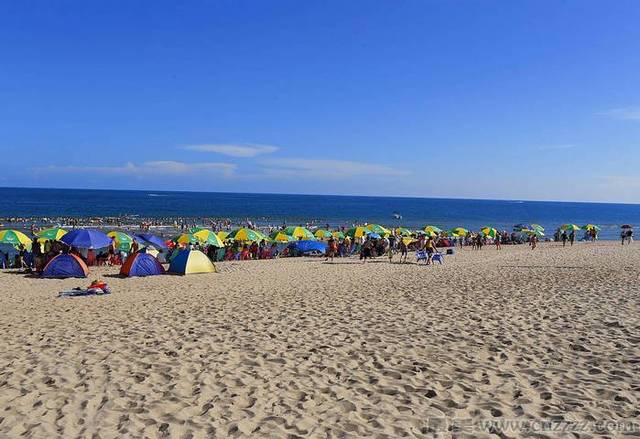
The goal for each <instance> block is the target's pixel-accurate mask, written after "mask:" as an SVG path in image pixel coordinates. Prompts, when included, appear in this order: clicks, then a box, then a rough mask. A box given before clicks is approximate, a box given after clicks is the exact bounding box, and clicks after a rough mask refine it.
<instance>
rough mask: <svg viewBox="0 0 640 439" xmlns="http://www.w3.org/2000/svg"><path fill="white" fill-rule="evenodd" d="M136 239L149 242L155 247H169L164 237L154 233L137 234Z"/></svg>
mask: <svg viewBox="0 0 640 439" xmlns="http://www.w3.org/2000/svg"><path fill="white" fill-rule="evenodd" d="M136 239H137V240H138V241H141V242H143V243H149V244H151V245H153V246H154V247H155V248H167V244H165V242H164V240H163V239H162V238H160V237H159V236H156V235H152V234H151V233H141V234H139V235H136Z"/></svg>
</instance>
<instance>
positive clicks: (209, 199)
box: [0, 188, 640, 239]
mask: <svg viewBox="0 0 640 439" xmlns="http://www.w3.org/2000/svg"><path fill="white" fill-rule="evenodd" d="M394 213H398V214H400V215H402V219H397V218H395V217H394ZM118 215H137V216H140V217H143V218H168V217H184V218H231V219H232V220H244V219H251V220H253V221H254V222H257V223H258V224H265V225H266V224H271V225H279V224H282V223H287V224H288V225H297V224H304V223H307V222H310V221H314V222H315V223H316V224H318V225H321V226H324V225H325V224H326V223H328V224H330V225H331V226H332V227H337V226H342V225H344V226H350V225H351V224H353V223H354V222H360V223H362V222H369V223H377V224H382V225H385V226H393V227H395V226H405V227H409V228H417V227H421V226H424V225H425V224H432V225H437V226H438V227H440V228H443V229H448V228H452V227H458V226H461V227H465V228H467V229H470V230H478V229H479V228H481V227H483V226H492V227H495V228H497V229H499V230H503V229H504V230H509V231H510V230H511V229H512V228H513V225H514V224H518V223H537V224H540V225H542V226H543V227H545V229H546V233H547V235H548V236H549V235H553V231H554V230H555V229H556V228H557V227H558V226H560V225H561V224H563V223H574V224H577V225H580V226H581V225H584V224H587V223H592V224H597V225H599V226H601V227H602V231H601V233H600V237H601V238H602V239H617V238H618V235H619V232H620V225H621V224H632V225H633V224H640V205H636V204H607V203H575V202H548V201H519V200H513V201H505V200H466V199H445V198H396V197H362V196H332V195H281V194H248V193H215V192H158V191H123V190H84V189H30V188H0V217H1V218H10V217H50V218H51V217H89V216H118ZM7 225H8V224H5V226H7ZM578 236H579V237H580V236H581V234H580V233H579V234H578Z"/></svg>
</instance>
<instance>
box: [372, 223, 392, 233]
mask: <svg viewBox="0 0 640 439" xmlns="http://www.w3.org/2000/svg"><path fill="white" fill-rule="evenodd" d="M367 229H369V231H370V232H372V233H377V234H378V235H380V236H389V235H391V230H389V229H387V228H386V227H382V226H381V225H380V224H369V225H367Z"/></svg>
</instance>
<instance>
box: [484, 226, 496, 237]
mask: <svg viewBox="0 0 640 439" xmlns="http://www.w3.org/2000/svg"><path fill="white" fill-rule="evenodd" d="M480 231H481V232H482V234H483V235H484V236H489V237H491V238H495V237H496V236H497V235H498V231H497V230H496V229H494V228H493V227H483V228H481V229H480Z"/></svg>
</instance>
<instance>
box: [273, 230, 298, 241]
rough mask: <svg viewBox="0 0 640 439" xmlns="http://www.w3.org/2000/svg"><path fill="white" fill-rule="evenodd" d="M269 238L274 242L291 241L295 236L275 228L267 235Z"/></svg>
mask: <svg viewBox="0 0 640 439" xmlns="http://www.w3.org/2000/svg"><path fill="white" fill-rule="evenodd" d="M269 239H270V240H271V241H275V242H291V241H295V240H296V238H294V237H293V236H291V235H287V234H286V233H284V232H283V231H282V230H275V231H274V232H272V233H271V235H269Z"/></svg>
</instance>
